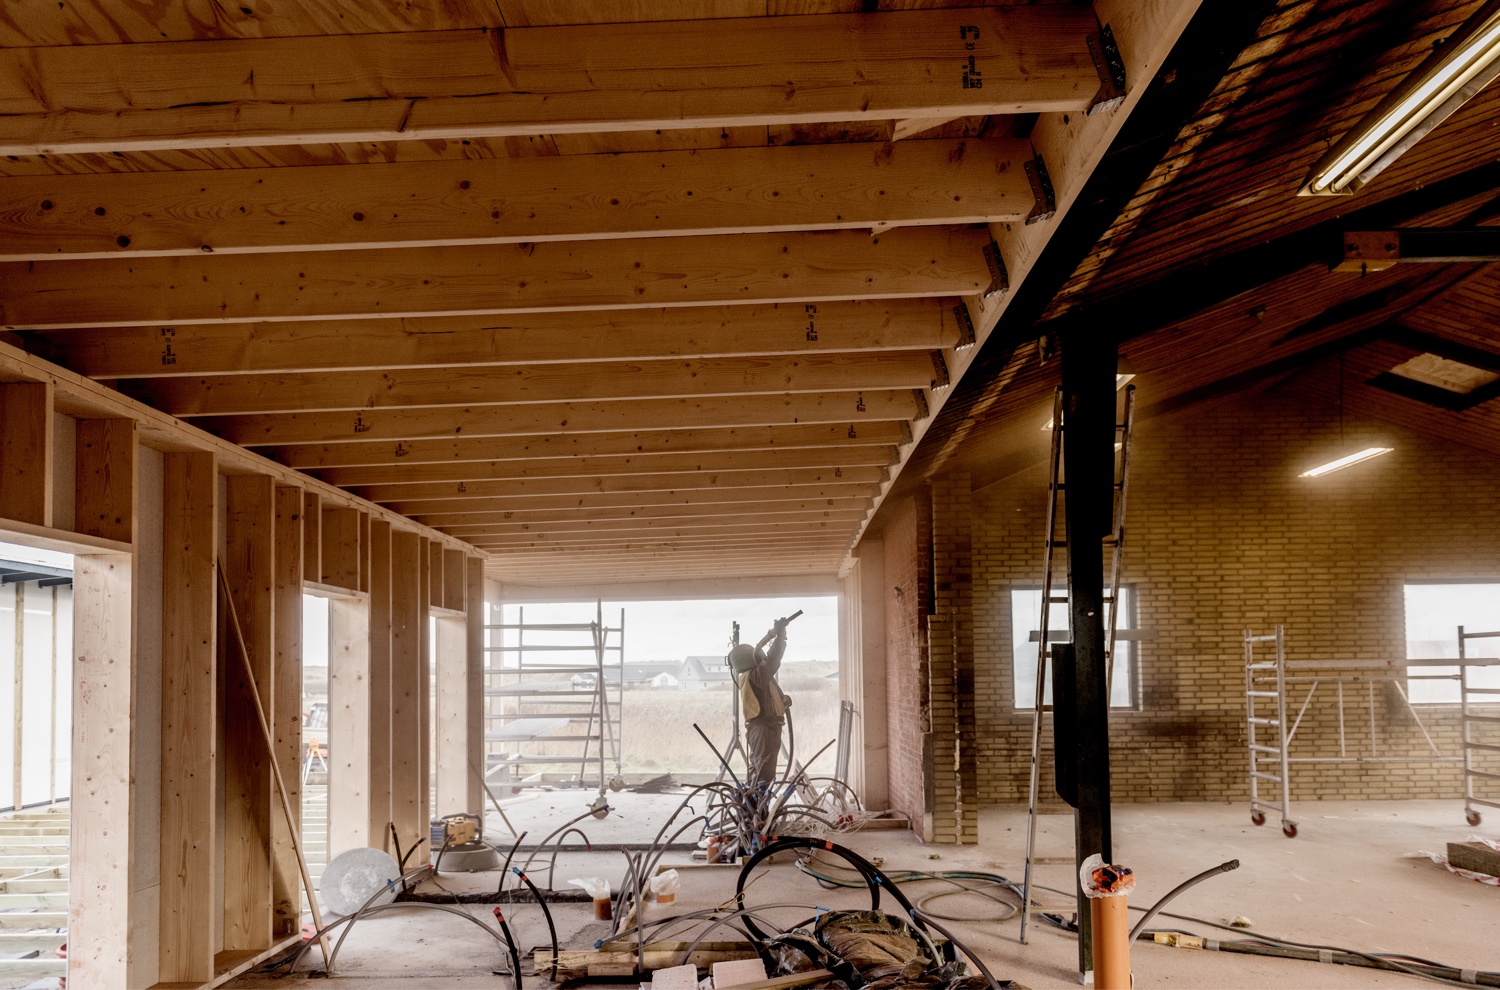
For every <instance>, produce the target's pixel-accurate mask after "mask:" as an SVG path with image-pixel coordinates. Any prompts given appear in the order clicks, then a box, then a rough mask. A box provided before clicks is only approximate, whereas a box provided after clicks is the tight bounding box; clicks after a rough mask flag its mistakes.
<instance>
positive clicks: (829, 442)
mask: <svg viewBox="0 0 1500 990" xmlns="http://www.w3.org/2000/svg"><path fill="white" fill-rule="evenodd" d="M910 442H911V425H910V424H909V423H906V422H905V421H901V420H894V421H890V422H878V423H861V424H860V425H859V426H857V427H856V426H854V425H853V424H850V425H849V426H842V425H831V424H830V425H822V424H810V425H805V426H804V425H800V424H797V425H791V426H761V427H746V428H741V429H734V428H723V429H702V430H648V431H643V432H640V433H592V434H583V435H571V436H569V435H566V434H563V435H556V436H538V437H473V438H466V439H462V440H412V441H400V442H397V443H395V444H391V443H333V444H304V445H295V446H287V447H273V448H271V449H269V450H265V451H263V453H264V454H265V455H266V456H267V457H270V458H271V459H272V460H275V461H278V462H279V463H281V464H285V465H287V466H288V467H293V468H297V469H298V470H301V471H317V470H319V469H329V468H335V469H336V468H351V467H378V466H381V465H389V464H402V465H416V464H432V465H445V464H462V463H465V462H471V461H514V460H538V459H547V458H577V457H599V456H611V455H620V454H669V453H685V454H686V453H699V454H701V453H713V452H719V451H739V450H802V449H808V448H822V447H853V446H900V445H902V444H906V443H910Z"/></svg>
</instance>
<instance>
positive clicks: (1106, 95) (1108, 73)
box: [1088, 24, 1125, 116]
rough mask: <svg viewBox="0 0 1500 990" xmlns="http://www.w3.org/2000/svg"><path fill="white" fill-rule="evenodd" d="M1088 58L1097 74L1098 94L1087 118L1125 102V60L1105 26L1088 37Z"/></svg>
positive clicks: (1113, 35) (1112, 35)
mask: <svg viewBox="0 0 1500 990" xmlns="http://www.w3.org/2000/svg"><path fill="white" fill-rule="evenodd" d="M1088 45H1089V57H1090V58H1092V59H1093V60H1094V69H1095V70H1096V71H1097V72H1098V73H1099V92H1097V93H1095V94H1094V102H1093V103H1092V104H1090V106H1089V109H1088V114H1089V116H1093V115H1094V114H1096V113H1104V112H1105V111H1106V110H1113V109H1115V108H1116V107H1118V106H1119V105H1120V104H1121V103H1123V102H1125V60H1124V59H1122V58H1120V49H1119V47H1118V46H1117V45H1116V44H1115V33H1114V32H1113V31H1111V30H1110V29H1109V25H1108V24H1106V25H1104V26H1103V27H1101V28H1100V29H1099V33H1098V34H1091V35H1089V36H1088Z"/></svg>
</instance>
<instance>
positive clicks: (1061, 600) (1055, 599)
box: [1047, 595, 1068, 605]
mask: <svg viewBox="0 0 1500 990" xmlns="http://www.w3.org/2000/svg"><path fill="white" fill-rule="evenodd" d="M1047 604H1048V605H1066V604H1068V596H1067V595H1063V596H1062V597H1061V598H1059V597H1057V596H1056V595H1053V596H1052V597H1051V598H1048V599H1047Z"/></svg>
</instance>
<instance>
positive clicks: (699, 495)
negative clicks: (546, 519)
mask: <svg viewBox="0 0 1500 990" xmlns="http://www.w3.org/2000/svg"><path fill="white" fill-rule="evenodd" d="M875 492H876V488H875V486H874V485H870V484H848V485H787V486H776V485H745V486H743V487H740V488H707V489H704V488H698V489H684V490H682V491H671V490H669V491H645V492H583V493H579V492H563V493H559V494H554V495H546V494H535V493H532V494H527V495H509V496H505V497H503V498H502V497H487V498H480V499H471V500H467V501H465V500H461V499H447V500H443V501H441V502H413V503H404V502H400V503H394V504H396V505H407V504H410V505H413V506H415V507H416V510H415V511H419V512H431V511H434V510H436V511H440V512H442V513H444V514H445V515H464V514H474V513H484V514H486V515H490V516H493V515H495V514H496V513H497V512H502V511H504V512H515V511H526V510H537V509H541V510H546V511H550V512H568V511H572V510H574V509H602V508H625V509H634V508H638V507H640V506H646V505H710V504H720V503H734V504H737V505H738V506H739V508H740V509H741V510H744V509H745V508H746V506H747V505H756V504H760V503H764V502H801V501H819V500H821V501H825V502H826V501H829V500H835V499H837V500H841V501H845V502H849V503H850V504H861V505H863V504H867V503H868V500H869V499H870V498H872V497H873V496H874V495H875ZM393 511H394V510H393Z"/></svg>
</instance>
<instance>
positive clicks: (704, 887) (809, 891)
mask: <svg viewBox="0 0 1500 990" xmlns="http://www.w3.org/2000/svg"><path fill="white" fill-rule="evenodd" d="M575 800H576V797H575ZM561 803H565V802H559V804H561ZM558 810H561V809H560V808H559V809H558ZM622 810H623V809H622ZM639 810H644V809H639ZM1299 811H1300V820H1301V823H1302V829H1301V835H1300V836H1299V837H1298V838H1296V839H1290V840H1289V839H1286V838H1283V837H1282V835H1281V833H1280V831H1279V830H1278V829H1276V828H1275V826H1274V824H1272V825H1268V826H1266V827H1264V828H1256V827H1254V826H1252V825H1251V824H1250V822H1249V818H1248V814H1247V813H1246V810H1245V808H1244V807H1243V806H1241V805H1220V804H1186V805H1184V804H1171V805H1123V806H1120V807H1118V808H1116V810H1115V853H1116V855H1115V858H1116V860H1117V861H1119V862H1121V863H1124V864H1126V865H1129V866H1132V867H1134V868H1135V870H1136V872H1137V874H1138V877H1139V884H1138V887H1137V892H1136V895H1135V896H1134V897H1133V899H1132V900H1133V903H1138V904H1142V905H1149V904H1150V903H1151V902H1152V901H1154V900H1155V898H1156V897H1158V896H1160V895H1161V894H1163V893H1165V892H1166V891H1167V890H1168V889H1170V888H1171V887H1173V886H1175V885H1176V884H1177V883H1179V882H1180V881H1181V880H1183V879H1185V878H1186V877H1188V876H1189V875H1191V874H1193V873H1196V872H1198V871H1200V870H1202V869H1205V868H1207V867H1209V866H1212V865H1214V864H1216V863H1219V862H1222V861H1224V860H1227V859H1233V858H1238V859H1239V860H1240V861H1241V864H1242V866H1241V868H1240V869H1239V870H1238V871H1237V872H1235V873H1232V874H1229V875H1226V876H1221V877H1217V878H1215V879H1212V880H1209V881H1207V882H1205V883H1203V884H1202V885H1200V886H1198V887H1196V888H1194V889H1193V890H1191V891H1189V892H1188V893H1186V894H1184V895H1182V896H1181V897H1180V898H1179V899H1178V900H1177V901H1175V902H1174V904H1173V908H1172V909H1171V910H1174V911H1176V912H1177V913H1181V914H1187V915H1194V916H1197V917H1201V918H1204V919H1207V920H1209V921H1215V922H1219V923H1221V924H1222V923H1227V922H1228V921H1229V920H1230V919H1232V918H1234V917H1235V916H1237V915H1244V916H1246V917H1248V918H1249V919H1250V920H1251V921H1252V922H1253V923H1254V926H1255V930H1256V931H1260V932H1265V933H1268V934H1273V935H1280V936H1283V937H1286V938H1292V939H1297V940H1299V941H1308V942H1319V943H1327V944H1334V945H1340V946H1349V947H1352V948H1358V949H1362V950H1366V951H1399V952H1404V953H1410V954H1415V955H1419V956H1424V957H1427V958H1431V959H1435V960H1438V961H1441V962H1444V963H1448V964H1451V965H1455V966H1461V967H1475V968H1482V969H1500V955H1497V953H1496V951H1495V949H1494V946H1495V945H1496V944H1497V943H1500V888H1495V887H1487V886H1483V885H1481V884H1477V883H1474V882H1472V881H1468V880H1463V879H1460V878H1458V877H1455V876H1453V875H1451V874H1449V873H1447V872H1446V871H1444V870H1443V869H1441V868H1440V867H1438V866H1436V865H1434V864H1432V863H1430V862H1428V861H1426V860H1415V859H1405V858H1403V855H1404V854H1406V853H1409V852H1413V851H1416V850H1420V849H1428V850H1441V849H1442V848H1443V846H1444V844H1445V843H1446V842H1448V841H1451V840H1455V839H1463V838H1464V837H1465V836H1466V835H1468V834H1469V833H1470V832H1473V831H1475V830H1473V829H1469V828H1467V827H1466V826H1465V825H1464V824H1463V820H1462V812H1461V809H1460V807H1459V805H1458V803H1457V802H1455V801H1424V802H1320V803H1306V804H1303V805H1302V806H1301V808H1300V809H1299ZM1043 822H1044V826H1045V829H1044V835H1043V838H1042V840H1041V843H1040V849H1039V852H1040V854H1041V855H1044V856H1063V855H1069V854H1070V853H1071V848H1072V847H1071V832H1070V829H1071V824H1070V820H1069V819H1065V818H1055V819H1043ZM632 824H634V823H632ZM518 825H519V823H518ZM1024 827H1025V812H1024V809H1018V808H1014V807H996V808H991V809H987V810H986V811H985V813H984V814H983V816H982V820H981V843H980V845H978V846H974V847H966V848H960V847H954V846H924V845H922V844H921V843H919V842H917V841H916V840H915V839H914V838H913V837H912V836H911V835H910V833H902V832H884V833H881V832H869V833H861V834H857V835H854V836H850V837H849V838H848V843H849V844H850V845H851V846H853V847H854V848H856V849H858V850H859V851H860V852H861V853H863V854H864V855H865V856H867V857H874V856H879V857H882V858H883V859H884V864H883V868H884V869H885V870H887V871H896V870H902V869H914V870H940V869H941V870H954V869H965V868H968V869H976V870H984V871H988V872H1000V873H1004V874H1006V875H1008V876H1012V877H1017V878H1018V877H1019V876H1020V874H1021V863H1022V857H1023V854H1024V836H1025V833H1024ZM1478 831H1480V832H1481V833H1483V834H1486V835H1491V836H1494V835H1497V834H1500V828H1496V827H1495V825H1494V823H1486V825H1485V826H1483V827H1481V828H1480V829H1479V830H1478ZM601 838H602V837H601ZM612 838H615V837H613V836H612ZM615 841H619V840H618V838H615ZM934 857H936V858H934ZM672 858H674V857H671V856H669V857H668V859H669V861H670V859H672ZM675 858H676V859H678V860H685V858H686V857H685V856H677V857H675ZM624 862H625V860H624V855H623V854H622V853H620V852H619V851H618V850H615V851H613V852H603V851H600V852H596V853H593V854H582V853H580V854H565V855H564V856H563V857H562V858H561V859H560V860H559V863H558V884H559V886H565V885H566V881H567V880H568V879H570V878H572V877H575V876H588V875H600V876H607V877H610V878H612V879H613V880H614V881H615V883H616V885H617V886H618V879H619V877H620V876H621V875H622V874H623V872H624ZM532 872H533V874H536V875H538V879H539V880H541V879H545V873H544V871H543V870H542V869H541V867H540V864H533V868H532ZM735 872H736V871H735V870H734V869H733V868H719V869H705V868H700V869H697V870H693V871H688V872H685V873H684V877H685V883H684V889H683V893H682V894H681V895H679V898H678V904H677V905H676V909H677V911H678V912H681V911H688V910H694V909H697V908H702V907H710V906H713V905H714V904H716V903H719V902H720V901H722V900H724V899H725V898H727V897H730V896H732V894H733V881H734V876H735ZM1070 873H1071V870H1070V868H1069V867H1068V866H1067V865H1063V864H1058V865H1044V866H1042V867H1040V882H1041V883H1046V884H1048V885H1050V886H1055V887H1059V888H1066V887H1067V886H1068V885H1069V883H1070V879H1069V878H1070ZM493 882H494V879H493V878H491V877H487V876H483V877H465V878H458V877H452V878H450V877H444V878H443V880H442V883H443V885H444V886H445V887H449V888H452V889H471V888H473V887H474V886H476V885H487V884H491V883H493ZM940 887H941V885H938V884H933V883H931V882H928V883H926V884H922V885H913V886H912V887H911V888H910V890H909V893H911V894H913V895H914V899H915V896H922V895H925V894H927V893H930V892H933V891H936V890H938V889H940ZM753 891H754V896H753V897H751V898H750V900H751V901H752V902H756V901H759V902H762V903H770V902H777V903H779V902H794V903H799V904H806V905H817V906H821V907H846V906H847V907H854V906H860V905H861V904H864V905H867V904H868V895H866V894H864V893H863V891H844V890H839V891H826V890H822V889H820V888H819V887H817V886H816V885H815V884H814V883H813V881H812V880H811V879H810V878H808V877H806V876H804V875H803V874H801V873H798V872H796V871H795V869H794V868H793V867H791V866H777V867H774V868H772V870H771V871H770V872H769V873H768V874H767V875H766V876H764V877H763V878H762V879H760V880H758V881H757V882H756V883H755V886H754V888H753ZM1043 896H1044V897H1047V898H1051V899H1055V902H1065V901H1066V898H1064V897H1060V896H1058V895H1052V894H1045V893H1044V894H1043ZM648 907H654V905H648ZM933 907H935V908H937V909H939V910H941V911H943V912H944V913H954V914H962V913H965V912H972V913H973V914H976V915H977V914H989V915H991V916H993V914H994V908H995V907H997V905H994V904H992V903H991V902H987V901H982V900H979V899H977V898H972V899H971V898H970V897H968V896H961V897H954V898H948V899H945V900H942V901H939V902H936V903H935V904H934V905H933ZM469 910H470V911H471V912H473V913H475V914H476V915H478V916H480V917H484V918H486V919H488V917H489V911H490V908H489V907H485V906H476V907H471V908H469ZM658 910H659V909H658ZM553 913H554V916H555V918H556V920H557V924H558V928H559V936H560V937H561V939H562V941H563V944H564V946H565V947H567V945H568V943H569V942H572V943H573V944H574V946H575V947H585V946H587V945H591V944H592V942H593V940H594V939H595V938H597V937H599V936H600V934H602V929H601V928H599V927H597V923H595V922H594V921H593V919H592V916H591V912H590V909H589V907H588V905H575V904H563V905H556V906H554V909H553ZM809 913H811V912H810V911H807V910H806V909H805V908H804V909H801V910H788V911H784V912H780V913H779V914H778V915H775V916H776V917H780V918H781V919H782V920H784V921H785V922H786V923H792V922H795V921H799V920H801V919H802V918H804V917H806V916H807V914H809ZM506 916H507V919H508V920H509V921H510V922H511V923H512V925H513V926H514V927H515V929H516V932H517V935H518V940H519V941H520V942H521V944H522V945H523V946H525V947H531V946H538V945H543V946H544V945H545V944H546V942H547V934H546V927H545V925H544V923H543V920H542V917H541V914H540V912H539V911H538V910H537V909H536V908H535V907H534V906H532V905H515V906H514V907H513V908H511V909H510V910H508V911H507V915H506ZM1163 924H1172V925H1174V926H1175V925H1180V926H1181V927H1183V928H1185V929H1187V930H1191V931H1197V932H1199V933H1202V934H1209V935H1214V934H1216V933H1214V932H1213V931H1212V930H1210V929H1207V928H1205V927H1203V926H1195V925H1194V924H1192V923H1191V922H1175V921H1174V922H1163ZM586 929H587V931H586ZM956 930H957V932H958V934H960V935H961V937H963V938H965V939H966V940H968V941H969V942H970V943H971V944H972V946H973V947H974V949H975V950H976V951H978V952H980V953H981V954H982V955H983V957H984V958H985V960H986V962H987V963H988V964H989V965H990V967H991V969H992V970H993V971H994V972H995V974H996V976H998V977H1002V978H1008V979H1014V980H1017V981H1019V982H1021V983H1023V984H1025V985H1027V986H1030V987H1035V988H1042V987H1058V988H1061V987H1070V986H1077V976H1076V973H1075V968H1076V965H1075V963H1076V943H1075V941H1074V939H1073V937H1072V936H1071V935H1066V934H1064V933H1061V932H1058V931H1056V930H1054V929H1049V928H1047V927H1045V926H1041V927H1038V928H1037V929H1036V934H1035V937H1034V938H1032V940H1031V944H1030V945H1026V946H1023V945H1021V944H1020V942H1019V940H1018V937H1017V936H1018V923H1017V921H1016V920H1015V919H1011V920H1009V921H1005V922H1003V923H993V922H989V923H983V922H982V923H963V924H958V925H957V926H956ZM1217 934H1218V935H1220V936H1222V937H1223V938H1226V939H1228V938H1233V937H1234V936H1233V935H1232V934H1229V933H1222V932H1221V933H1217ZM1132 965H1133V970H1134V974H1135V980H1136V985H1137V986H1142V987H1151V986H1159V987H1193V988H1199V987H1203V988H1235V987H1252V986H1254V987H1266V986H1274V987H1369V986H1402V985H1409V986H1416V985H1418V983H1419V982H1420V981H1416V980H1415V979H1414V978H1412V977H1407V976H1403V975H1399V974H1393V973H1381V972H1376V971H1372V970H1368V969H1355V968H1349V967H1342V966H1332V965H1320V964H1316V963H1310V962H1299V961H1288V960H1278V959H1264V958H1257V957H1250V956H1243V955H1228V954H1224V953H1214V952H1203V951H1193V950H1185V949H1171V948H1167V947H1164V946H1157V945H1148V944H1141V943H1138V944H1137V945H1136V946H1135V948H1134V951H1133V955H1132ZM501 967H502V959H501V953H500V952H499V951H498V949H497V948H496V945H495V943H494V942H492V941H490V940H488V939H487V937H486V936H485V935H484V934H483V933H481V932H480V931H479V929H477V928H475V927H472V926H470V925H467V924H465V923H464V922H462V921H460V920H459V919H457V918H454V917H452V916H451V915H448V914H444V913H441V912H437V911H429V910H421V909H401V910H398V911H393V912H391V913H389V914H387V915H385V916H383V917H379V918H373V919H370V920H369V921H366V922H362V923H361V924H360V925H359V926H358V927H357V928H356V929H355V930H354V932H353V934H352V935H351V936H350V937H349V939H348V941H347V943H346V944H345V945H344V948H343V953H342V955H341V956H340V958H339V965H338V972H337V975H336V977H335V980H337V981H338V982H340V983H343V984H344V985H348V986H358V987H370V988H387V987H389V988H401V990H410V988H418V987H435V986H444V987H449V986H451V987H470V986H472V987H482V986H489V987H508V986H509V985H510V983H509V980H508V978H505V977H501V976H496V975H494V972H495V970H497V969H500V968H501ZM231 985H232V986H235V987H255V988H261V990H268V988H270V987H288V986H302V985H313V984H311V981H310V980H309V979H308V978H307V977H306V976H299V977H297V978H293V979H281V980H270V979H267V978H260V977H256V978H243V979H241V980H240V981H238V982H236V983H234V984H231ZM325 985H326V984H325ZM526 985H527V986H533V985H536V986H543V985H546V983H545V981H540V980H537V979H536V978H532V977H528V978H527V980H526Z"/></svg>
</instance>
